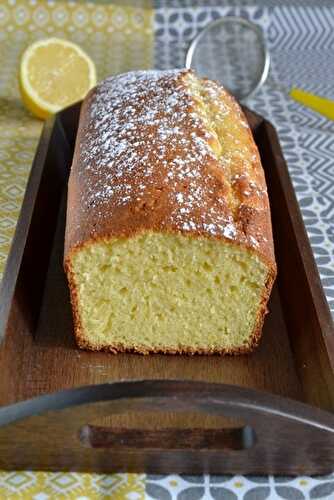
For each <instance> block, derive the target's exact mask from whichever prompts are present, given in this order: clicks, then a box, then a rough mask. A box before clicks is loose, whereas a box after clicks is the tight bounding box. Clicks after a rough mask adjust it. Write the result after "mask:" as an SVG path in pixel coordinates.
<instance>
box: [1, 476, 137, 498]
mask: <svg viewBox="0 0 334 500" xmlns="http://www.w3.org/2000/svg"><path fill="white" fill-rule="evenodd" d="M144 488H145V486H144V476H143V475H141V474H110V475H102V474H77V473H63V472H30V471H16V472H1V473H0V498H1V499H7V498H8V499H22V500H23V499H24V500H25V499H31V500H53V499H58V498H59V499H64V500H65V499H71V500H72V499H73V500H97V499H98V500H100V499H101V500H102V499H103V500H105V499H109V498H110V499H112V500H142V499H143V498H145V491H144Z"/></svg>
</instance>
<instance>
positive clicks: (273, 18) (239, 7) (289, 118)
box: [146, 0, 334, 500]
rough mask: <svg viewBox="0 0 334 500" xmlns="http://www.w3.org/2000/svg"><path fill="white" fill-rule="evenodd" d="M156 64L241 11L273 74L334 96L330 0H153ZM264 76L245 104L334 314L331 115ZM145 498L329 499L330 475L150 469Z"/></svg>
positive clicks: (333, 5)
mask: <svg viewBox="0 0 334 500" xmlns="http://www.w3.org/2000/svg"><path fill="white" fill-rule="evenodd" d="M156 5H158V7H160V8H158V9H157V10H156V16H155V32H156V43H155V66H156V67H157V68H160V69H167V68H172V67H183V66H184V61H185V54H186V51H187V48H188V46H189V44H190V42H191V40H192V39H193V38H194V36H195V35H196V34H197V33H198V32H199V31H200V30H201V29H202V28H203V27H204V26H205V25H206V24H207V23H208V22H210V21H212V20H214V19H217V18H218V17H221V16H226V15H237V16H238V15H241V16H243V17H246V18H248V19H250V20H253V21H254V22H256V23H257V24H258V25H259V26H261V27H262V29H263V31H264V34H265V37H266V40H267V43H268V47H269V50H270V55H271V69H270V80H271V81H274V82H278V83H279V84H280V85H281V86H282V84H283V86H286V87H287V88H290V87H291V86H292V85H295V86H299V87H301V88H303V89H305V90H308V91H311V92H315V93H318V94H319V95H323V96H324V97H328V98H331V99H334V85H333V82H334V2H330V1H318V2H314V1H308V0H304V1H296V0H295V1H280V2H277V1H276V2H275V1H273V0H271V1H268V2H255V1H254V2H252V1H249V0H245V1H242V2H241V1H225V0H222V1H214V0H212V1H207V2H202V1H197V2H194V1H191V0H189V1H188V0H184V1H182V2H180V1H176V0H175V1H174V2H173V1H163V0H161V1H160V2H159V1H158V2H156ZM270 80H269V81H268V83H267V84H266V85H265V86H264V87H262V88H261V89H260V90H259V91H258V93H257V94H256V95H255V96H254V97H253V98H252V99H251V100H249V101H247V105H248V106H249V107H250V108H251V109H254V111H257V112H258V113H260V114H262V115H263V116H265V117H266V118H267V119H268V120H270V121H271V122H272V123H273V125H274V126H275V127H276V130H277V132H278V135H279V138H280V142H281V146H282V149H283V153H284V156H285V159H286V161H287V164H288V168H289V172H290V175H291V178H292V182H293V185H294V188H295V192H296V196H297V199H298V202H299V205H300V208H301V212H302V215H303V219H304V223H305V226H306V230H307V233H308V236H309V239H310V242H311V245H312V249H313V252H314V256H315V260H316V263H317V266H318V270H319V273H320V277H321V280H322V284H323V287H324V291H325V295H326V297H327V300H328V303H329V306H330V308H331V311H332V314H333V316H334V122H331V121H329V120H326V119H325V118H323V117H322V116H320V115H319V114H317V113H314V112H313V111H311V110H308V109H306V108H305V107H303V106H301V105H299V104H298V103H296V102H294V101H292V100H291V99H290V98H289V97H288V95H287V94H286V93H284V92H282V91H281V90H278V89H277V87H276V86H275V85H273V84H272V83H270ZM146 497H147V498H148V499H153V498H154V499H166V500H167V499H168V500H169V499H171V500H174V499H175V500H176V499H177V500H186V499H188V500H195V499H206V498H207V499H215V500H220V499H224V500H237V499H243V500H262V499H263V500H264V499H276V498H277V499H289V500H299V499H301V500H302V499H316V498H322V499H334V474H332V475H329V476H323V477H299V478H290V477H286V478H284V477H273V476H263V477H254V476H253V477H247V476H208V475H205V476H177V475H173V476H147V481H146Z"/></svg>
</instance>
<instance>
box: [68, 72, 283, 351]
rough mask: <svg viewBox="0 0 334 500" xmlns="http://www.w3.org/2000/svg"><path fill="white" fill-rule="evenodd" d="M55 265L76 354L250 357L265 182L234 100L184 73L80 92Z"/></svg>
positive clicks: (260, 313) (263, 262) (263, 244)
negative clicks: (67, 296) (60, 253)
mask: <svg viewBox="0 0 334 500" xmlns="http://www.w3.org/2000/svg"><path fill="white" fill-rule="evenodd" d="M64 264H65V270H66V273H67V277H68V282H69V287H70V292H71V301H72V308H73V315H74V324H75V336H76V340H77V343H78V345H79V346H80V347H82V348H86V349H93V350H100V349H104V350H108V351H111V352H118V351H134V352H139V353H150V352H162V353H189V354H194V353H201V354H211V353H221V354H223V353H231V354H237V353H244V352H249V351H251V350H252V349H253V348H254V346H255V345H256V344H257V343H258V341H259V338H260V336H261V329H262V324H263V319H264V315H265V313H266V310H267V301H268V298H269V295H270V291H271V288H272V284H273V281H274V278H275V274H276V266H275V259H274V250H273V239H272V230H271V220H270V209H269V202H268V195H267V190H266V184H265V178H264V172H263V170H262V166H261V162H260V158H259V154H258V151H257V148H256V145H255V143H254V140H253V138H252V135H251V131H250V129H249V126H248V124H247V122H246V120H245V117H244V115H243V113H242V111H241V109H240V107H239V106H238V104H237V103H236V101H235V100H234V99H233V97H232V96H231V95H229V94H228V93H227V92H226V91H225V90H224V89H223V88H222V87H221V86H220V85H218V84H217V83H215V82H213V81H210V80H207V79H200V78H198V77H197V76H196V75H195V74H194V73H193V72H191V71H188V70H168V71H138V72H131V73H127V74H122V75H118V76H115V77H110V78H108V79H106V80H105V81H103V82H102V83H101V84H99V85H98V86H97V87H95V88H94V89H92V90H91V91H90V93H89V94H88V96H87V97H86V99H85V100H84V102H83V105H82V109H81V116H80V122H79V129H78V134H77V140H76V146H75V152H74V158H73V164H72V169H71V174H70V179H69V185H68V207H67V223H66V236H65V257H64Z"/></svg>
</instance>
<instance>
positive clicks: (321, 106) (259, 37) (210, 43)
mask: <svg viewBox="0 0 334 500" xmlns="http://www.w3.org/2000/svg"><path fill="white" fill-rule="evenodd" d="M185 65H186V68H192V69H194V70H195V71H196V72H197V73H198V74H199V75H200V76H202V77H208V78H211V79H213V80H218V81H219V82H220V83H222V84H223V85H224V87H225V88H227V90H229V91H230V92H231V94H233V95H234V96H235V97H236V98H237V99H238V100H239V101H245V100H246V99H248V98H249V97H250V96H252V95H253V94H254V93H255V92H256V91H257V90H258V89H259V88H260V87H261V86H262V85H263V84H264V82H265V81H266V80H267V77H268V74H269V66H270V56H269V52H268V49H267V46H266V42H265V38H264V36H263V32H262V30H261V28H260V27H259V26H257V25H256V24H254V23H252V22H251V21H247V19H244V18H242V17H232V16H226V17H222V18H220V19H217V20H216V21H213V22H212V23H210V24H208V25H207V26H206V27H205V28H204V29H203V30H202V31H201V32H200V33H199V34H198V35H197V36H196V38H195V39H194V40H193V41H192V43H191V45H190V47H189V49H188V52H187V56H186V63H185ZM267 82H268V85H270V86H271V88H273V89H275V90H279V91H281V92H284V93H285V94H286V95H288V96H289V97H290V98H291V99H294V100H295V101H297V102H299V103H300V104H302V105H304V106H306V107H308V108H310V109H313V110H314V111H316V112H317V113H320V114H322V115H323V116H325V117H326V118H328V119H329V120H334V102H333V101H332V100H330V99H327V98H326V97H321V96H318V95H315V94H312V93H311V92H307V91H306V90H303V89H300V88H298V87H295V86H293V87H291V88H289V87H287V86H285V85H284V84H282V83H281V82H278V81H275V80H274V79H273V78H272V77H270V78H268V80H267Z"/></svg>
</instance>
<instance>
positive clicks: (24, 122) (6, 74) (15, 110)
mask: <svg viewBox="0 0 334 500" xmlns="http://www.w3.org/2000/svg"><path fill="white" fill-rule="evenodd" d="M133 5H136V6H135V7H133ZM140 5H142V7H140ZM144 7H145V8H144ZM49 36H59V37H61V38H66V39H68V40H72V41H74V42H76V43H78V44H79V45H80V46H81V47H82V48H83V49H84V50H85V51H86V52H87V53H88V54H89V55H90V56H91V57H92V59H93V60H94V61H95V64H96V67H97V72H98V78H99V79H102V78H104V77H105V76H108V75H110V74H114V73H120V72H124V71H129V70H130V69H139V68H142V69H145V68H150V67H151V66H152V52H153V11H152V10H151V9H148V8H147V1H142V2H140V1H136V2H127V1H124V2H117V3H116V2H115V4H113V3H112V2H111V3H108V4H104V3H101V4H100V3H98V2H94V3H86V2H82V1H77V2H73V1H70V2H61V1H58V0H57V1H55V0H52V1H51V0H50V1H48V2H46V1H41V0H39V1H37V0H29V1H28V0H7V1H4V0H2V1H1V2H0V61H1V68H0V276H1V275H2V273H3V270H4V265H5V262H6V258H7V255H8V251H9V247H10V243H11V240H12V237H13V234H14V230H15V225H16V221H17V217H18V214H19V211H20V207H21V202H22V197H23V194H24V189H25V185H26V181H27V177H28V174H29V170H30V166H31V162H32V159H33V157H34V152H35V149H36V145H37V141H38V138H39V135H40V133H41V128H42V122H41V121H39V120H36V119H33V118H32V117H31V116H30V115H29V114H28V113H27V112H26V111H25V109H24V107H23V105H22V103H21V100H20V98H19V90H18V80H17V75H18V66H19V60H20V56H21V54H22V52H23V50H24V49H25V48H26V47H27V46H28V45H29V44H30V43H31V42H33V41H34V40H37V39H40V38H45V37H49Z"/></svg>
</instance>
